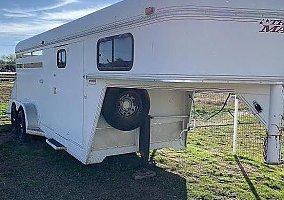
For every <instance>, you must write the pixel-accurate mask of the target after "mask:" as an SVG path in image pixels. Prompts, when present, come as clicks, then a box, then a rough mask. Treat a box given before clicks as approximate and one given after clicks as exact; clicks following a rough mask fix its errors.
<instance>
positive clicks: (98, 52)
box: [97, 33, 134, 71]
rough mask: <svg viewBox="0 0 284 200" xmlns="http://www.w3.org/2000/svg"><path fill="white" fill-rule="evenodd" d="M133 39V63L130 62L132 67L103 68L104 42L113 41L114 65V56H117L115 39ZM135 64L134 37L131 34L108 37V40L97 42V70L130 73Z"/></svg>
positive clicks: (102, 39) (103, 39)
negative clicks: (102, 47) (101, 56)
mask: <svg viewBox="0 0 284 200" xmlns="http://www.w3.org/2000/svg"><path fill="white" fill-rule="evenodd" d="M127 37H129V38H131V41H132V45H131V48H132V52H131V57H132V59H131V61H130V65H129V66H122V67H117V66H111V67H106V66H102V64H101V63H100V44H101V43H102V42H108V41H111V43H112V63H113V62H114V61H113V59H114V54H115V52H114V51H115V49H114V48H115V47H114V41H115V39H119V38H127ZM133 63H134V37H133V35H132V34H131V33H124V34H120V35H115V36H111V37H106V38H101V39H99V40H98V42H97V68H98V70H99V71H130V70H131V69H132V67H133Z"/></svg>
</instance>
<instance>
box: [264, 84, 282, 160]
mask: <svg viewBox="0 0 284 200" xmlns="http://www.w3.org/2000/svg"><path fill="white" fill-rule="evenodd" d="M282 114H283V86H282V85H272V86H271V89H270V105H269V121H268V132H267V138H266V146H265V154H266V156H265V162H266V163H267V164H281V141H280V137H281V132H280V127H281V121H282Z"/></svg>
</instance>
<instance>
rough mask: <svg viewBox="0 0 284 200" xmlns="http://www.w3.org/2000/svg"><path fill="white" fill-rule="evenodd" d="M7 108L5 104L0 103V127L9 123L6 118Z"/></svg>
mask: <svg viewBox="0 0 284 200" xmlns="http://www.w3.org/2000/svg"><path fill="white" fill-rule="evenodd" d="M7 106H8V104H7V103H0V125H4V124H7V123H8V122H9V119H8V117H7V116H6V112H7Z"/></svg>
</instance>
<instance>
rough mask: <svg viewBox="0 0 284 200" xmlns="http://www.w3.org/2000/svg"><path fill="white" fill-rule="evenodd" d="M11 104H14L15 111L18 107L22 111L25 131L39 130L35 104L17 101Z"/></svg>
mask: <svg viewBox="0 0 284 200" xmlns="http://www.w3.org/2000/svg"><path fill="white" fill-rule="evenodd" d="M13 103H15V104H16V107H17V110H19V108H20V107H22V108H23V109H24V112H25V119H26V127H27V129H37V128H39V115H38V111H37V107H36V105H35V104H33V103H26V102H25V103H24V102H19V101H14V102H13Z"/></svg>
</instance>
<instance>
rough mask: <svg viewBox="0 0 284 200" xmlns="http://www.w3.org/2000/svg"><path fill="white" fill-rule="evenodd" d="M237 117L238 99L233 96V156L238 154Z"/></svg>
mask: <svg viewBox="0 0 284 200" xmlns="http://www.w3.org/2000/svg"><path fill="white" fill-rule="evenodd" d="M238 115H239V99H238V96H237V95H236V96H235V113H234V136H233V154H234V155H237V153H238Z"/></svg>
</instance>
